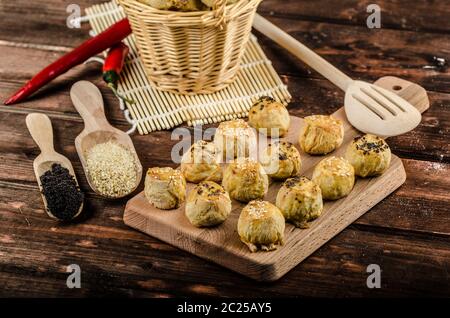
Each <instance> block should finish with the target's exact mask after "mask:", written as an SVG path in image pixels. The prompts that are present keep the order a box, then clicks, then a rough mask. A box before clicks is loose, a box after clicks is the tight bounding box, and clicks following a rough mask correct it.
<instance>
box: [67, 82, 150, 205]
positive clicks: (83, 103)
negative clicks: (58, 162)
mask: <svg viewBox="0 0 450 318" xmlns="http://www.w3.org/2000/svg"><path fill="white" fill-rule="evenodd" d="M70 97H71V99H72V102H73V105H74V106H75V108H76V109H77V111H78V113H80V115H81V117H82V118H83V120H84V130H83V131H82V132H81V133H80V134H79V135H78V136H77V138H76V139H75V147H76V149H77V152H78V156H79V157H80V161H81V164H82V165H83V169H84V171H85V174H86V178H87V180H88V183H89V185H90V186H91V188H92V189H93V190H94V191H95V192H96V193H98V194H99V195H101V196H104V197H107V198H111V199H118V198H121V197H124V196H126V195H128V194H130V193H131V192H133V191H134V190H135V189H136V188H137V187H138V185H139V183H140V182H141V178H142V165H141V163H140V161H139V158H138V156H137V154H136V150H135V148H134V145H133V141H132V140H131V138H130V136H128V134H126V133H125V132H123V131H121V130H119V129H117V128H114V127H113V126H111V125H110V124H109V122H108V120H107V119H106V116H105V112H104V108H103V98H102V94H101V92H100V90H99V89H98V88H97V87H96V86H95V85H94V84H92V83H91V82H88V81H79V82H76V83H75V84H73V86H72V88H71V90H70ZM108 141H114V142H115V143H117V144H119V145H122V146H123V147H125V148H126V149H128V150H129V151H131V153H132V154H133V155H134V158H135V166H136V184H135V186H134V187H133V189H132V190H131V191H130V192H129V193H126V194H124V195H122V196H117V197H116V196H114V197H112V196H107V195H105V194H103V193H101V192H100V191H98V190H97V188H96V187H95V185H94V183H93V182H92V180H91V178H90V176H89V173H88V172H87V162H86V158H85V156H86V153H87V151H88V150H89V149H90V148H92V147H93V146H95V145H97V144H100V143H105V142H108Z"/></svg>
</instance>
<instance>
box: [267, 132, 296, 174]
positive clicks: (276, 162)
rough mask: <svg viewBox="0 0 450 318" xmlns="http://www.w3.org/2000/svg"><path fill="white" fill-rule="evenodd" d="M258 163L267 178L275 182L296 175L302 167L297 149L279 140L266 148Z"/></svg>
mask: <svg viewBox="0 0 450 318" xmlns="http://www.w3.org/2000/svg"><path fill="white" fill-rule="evenodd" d="M260 162H261V165H262V166H263V168H264V170H265V171H266V173H267V174H268V175H269V177H272V178H274V179H276V180H285V179H287V178H289V177H293V176H296V175H298V174H299V173H300V168H301V166H302V162H301V158H300V153H299V152H298V150H297V148H295V147H294V145H293V144H292V143H290V142H288V141H279V140H277V141H275V142H273V143H271V144H269V145H268V146H267V148H266V150H265V151H263V152H262V154H261V157H260Z"/></svg>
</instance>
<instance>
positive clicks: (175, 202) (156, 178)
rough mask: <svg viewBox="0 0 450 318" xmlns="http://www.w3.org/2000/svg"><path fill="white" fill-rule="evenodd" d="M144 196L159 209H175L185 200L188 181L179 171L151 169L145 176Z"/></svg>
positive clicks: (167, 168)
mask: <svg viewBox="0 0 450 318" xmlns="http://www.w3.org/2000/svg"><path fill="white" fill-rule="evenodd" d="M144 194H145V197H146V198H147V200H148V201H149V202H150V203H151V204H153V205H154V206H155V207H156V208H158V209H163V210H170V209H175V208H178V207H179V206H180V205H181V203H182V202H184V200H185V196H186V180H185V179H184V177H183V175H182V174H181V171H179V170H174V169H172V168H169V167H166V168H157V167H156V168H150V169H148V171H147V175H146V176H145V188H144Z"/></svg>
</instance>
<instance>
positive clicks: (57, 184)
mask: <svg viewBox="0 0 450 318" xmlns="http://www.w3.org/2000/svg"><path fill="white" fill-rule="evenodd" d="M40 180H41V184H42V194H43V195H44V197H45V199H46V201H47V208H48V210H49V212H50V213H51V214H52V215H53V216H55V217H56V218H58V219H60V220H63V221H69V220H71V219H72V218H73V217H74V216H75V215H76V214H77V213H78V210H79V209H80V206H81V204H82V203H83V201H84V194H83V192H81V191H80V188H79V187H78V185H77V183H76V181H75V178H74V177H73V176H72V175H71V174H70V172H69V170H67V169H66V168H64V167H62V166H61V165H60V164H57V163H54V164H53V165H52V167H51V169H50V170H47V171H46V172H45V173H44V174H43V175H42V176H41V177H40Z"/></svg>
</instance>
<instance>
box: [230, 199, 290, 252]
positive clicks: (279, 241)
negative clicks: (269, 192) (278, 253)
mask: <svg viewBox="0 0 450 318" xmlns="http://www.w3.org/2000/svg"><path fill="white" fill-rule="evenodd" d="M237 227H238V234H239V237H240V238H241V241H242V242H243V243H244V244H245V245H247V246H248V248H249V249H250V251H251V252H256V251H258V250H263V251H271V250H275V249H276V248H277V247H278V246H279V245H283V244H284V227H285V221H284V217H283V214H282V213H281V212H280V210H279V209H278V208H277V207H276V206H274V205H273V204H271V203H269V202H267V201H261V200H255V201H251V202H250V203H249V204H247V206H245V207H244V208H243V209H242V211H241V214H240V216H239V220H238V225H237Z"/></svg>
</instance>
